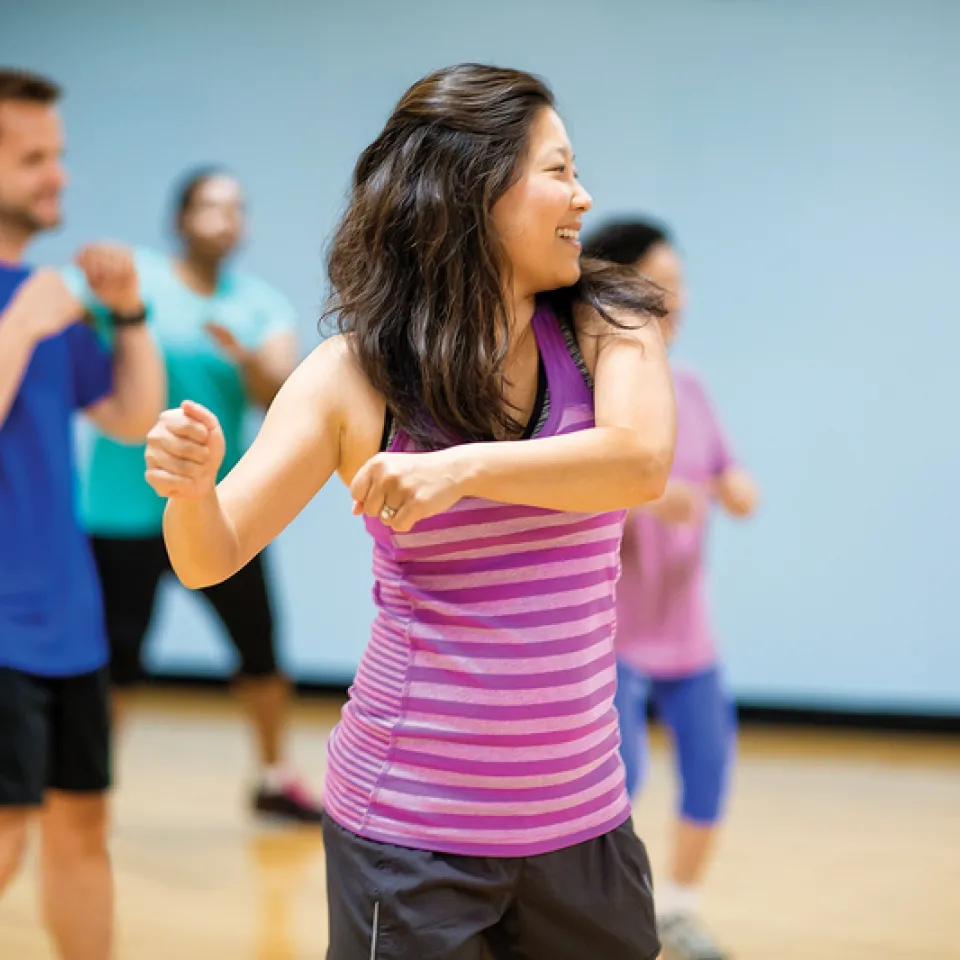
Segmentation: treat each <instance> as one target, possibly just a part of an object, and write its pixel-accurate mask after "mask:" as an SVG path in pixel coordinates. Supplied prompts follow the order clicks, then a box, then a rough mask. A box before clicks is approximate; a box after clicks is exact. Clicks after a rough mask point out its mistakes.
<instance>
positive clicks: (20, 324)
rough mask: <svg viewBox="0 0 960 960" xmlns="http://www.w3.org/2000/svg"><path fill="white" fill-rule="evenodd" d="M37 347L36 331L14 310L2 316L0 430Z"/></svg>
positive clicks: (0, 324) (0, 342)
mask: <svg viewBox="0 0 960 960" xmlns="http://www.w3.org/2000/svg"><path fill="white" fill-rule="evenodd" d="M35 344H36V340H35V338H34V336H33V332H32V331H31V329H30V327H29V326H28V324H27V323H26V322H25V321H24V319H23V318H22V317H20V316H17V314H16V311H15V308H13V307H11V308H9V309H8V310H7V311H6V312H5V313H4V314H3V316H0V427H3V425H4V423H6V420H7V414H9V413H10V408H11V407H12V406H13V401H14V400H15V399H16V398H17V394H18V393H19V392H20V384H21V383H22V382H23V375H24V373H26V370H27V367H28V366H29V364H30V358H31V357H32V356H33V348H34V346H35Z"/></svg>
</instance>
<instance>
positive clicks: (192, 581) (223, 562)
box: [163, 490, 241, 590]
mask: <svg viewBox="0 0 960 960" xmlns="http://www.w3.org/2000/svg"><path fill="white" fill-rule="evenodd" d="M163 539H164V541H165V542H166V545H167V553H168V554H169V556H170V564H171V566H172V567H173V570H174V573H176V575H177V577H178V578H179V579H180V582H181V583H182V584H183V585H184V586H185V587H189V588H190V589H191V590H199V589H201V588H203V587H209V586H212V585H213V584H215V583H221V582H222V581H224V580H226V579H227V578H228V577H230V576H232V575H233V574H234V573H236V571H237V570H238V569H239V568H240V565H241V564H240V560H239V555H240V545H239V542H238V540H237V535H236V531H235V530H234V528H233V525H232V524H231V522H230V520H229V518H228V517H227V515H226V514H225V513H224V511H223V507H222V505H221V503H220V498H219V496H218V494H217V491H216V490H213V491H212V492H211V493H210V494H209V495H208V496H206V497H204V498H203V499H202V500H168V501H167V507H166V510H164V514H163Z"/></svg>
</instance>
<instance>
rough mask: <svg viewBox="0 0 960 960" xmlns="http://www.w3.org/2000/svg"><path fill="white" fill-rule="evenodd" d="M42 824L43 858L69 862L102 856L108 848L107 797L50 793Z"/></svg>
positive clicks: (58, 792)
mask: <svg viewBox="0 0 960 960" xmlns="http://www.w3.org/2000/svg"><path fill="white" fill-rule="evenodd" d="M42 825H43V827H42V840H43V855H44V857H45V858H47V859H48V860H53V861H56V862H69V861H75V860H83V859H87V858H89V857H91V856H101V855H102V854H104V853H105V852H106V849H107V833H108V827H109V817H108V809H107V797H106V795H105V794H99V793H97V794H71V793H64V792H62V791H51V792H50V794H49V795H48V799H47V801H46V803H45V804H44V810H43V818H42Z"/></svg>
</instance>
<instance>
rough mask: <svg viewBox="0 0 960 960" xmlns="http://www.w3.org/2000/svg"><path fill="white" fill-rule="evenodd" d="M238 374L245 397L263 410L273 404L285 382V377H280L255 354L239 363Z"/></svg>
mask: <svg viewBox="0 0 960 960" xmlns="http://www.w3.org/2000/svg"><path fill="white" fill-rule="evenodd" d="M240 373H241V375H242V376H243V385H244V388H245V389H246V391H247V396H248V397H249V398H250V399H251V400H252V401H253V402H254V403H256V404H258V405H259V406H261V407H263V408H264V409H266V408H267V407H269V406H270V404H271V403H273V400H274V398H275V397H276V395H277V394H278V393H279V392H280V388H281V387H282V386H283V384H284V381H285V380H286V376H282V375H281V374H280V372H279V371H277V370H275V369H273V368H272V366H271V365H270V364H268V363H265V362H264V361H263V359H262V358H260V357H258V356H257V355H256V354H255V353H251V354H250V356H249V357H247V358H246V359H245V360H243V361H242V362H241V364H240Z"/></svg>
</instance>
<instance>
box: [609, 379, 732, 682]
mask: <svg viewBox="0 0 960 960" xmlns="http://www.w3.org/2000/svg"><path fill="white" fill-rule="evenodd" d="M674 390H675V393H676V399H677V449H676V454H675V456H674V461H673V470H672V472H671V474H670V477H671V479H672V480H683V481H686V482H688V483H697V484H703V485H704V486H706V485H707V484H709V483H710V481H711V480H713V479H715V478H716V477H719V476H720V475H721V474H722V473H723V472H724V471H725V470H726V469H727V468H728V467H730V466H731V465H732V463H733V460H732V457H731V455H730V451H729V449H728V447H727V444H726V441H725V439H724V436H723V433H722V431H721V429H720V424H719V423H718V421H717V418H716V416H715V415H714V412H713V408H712V407H711V405H710V402H709V400H708V399H707V395H706V392H705V390H704V388H703V386H702V384H701V383H700V381H699V379H698V378H697V377H696V376H694V374H692V373H690V372H687V371H675V372H674ZM705 539H706V517H705V518H704V522H703V523H700V524H690V525H683V526H680V525H676V524H665V523H662V522H661V521H660V520H658V519H657V518H656V517H654V516H652V515H651V514H650V513H647V512H644V511H642V510H636V511H631V513H630V516H629V517H628V518H627V523H626V528H625V531H624V538H623V546H622V548H621V564H622V574H621V577H620V583H619V585H618V587H617V634H616V653H617V657H618V658H619V659H620V660H622V661H624V662H625V663H627V664H628V665H629V666H632V667H634V668H635V669H636V670H639V671H640V672H641V673H645V674H647V675H648V676H652V677H681V676H687V675H689V674H692V673H697V672H699V671H700V670H704V669H707V668H708V667H710V666H711V665H712V664H713V663H714V661H715V659H716V649H715V645H714V640H713V634H712V632H711V630H710V624H709V618H708V616H707V609H706V597H705V595H704V576H703V553H704V544H705Z"/></svg>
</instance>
